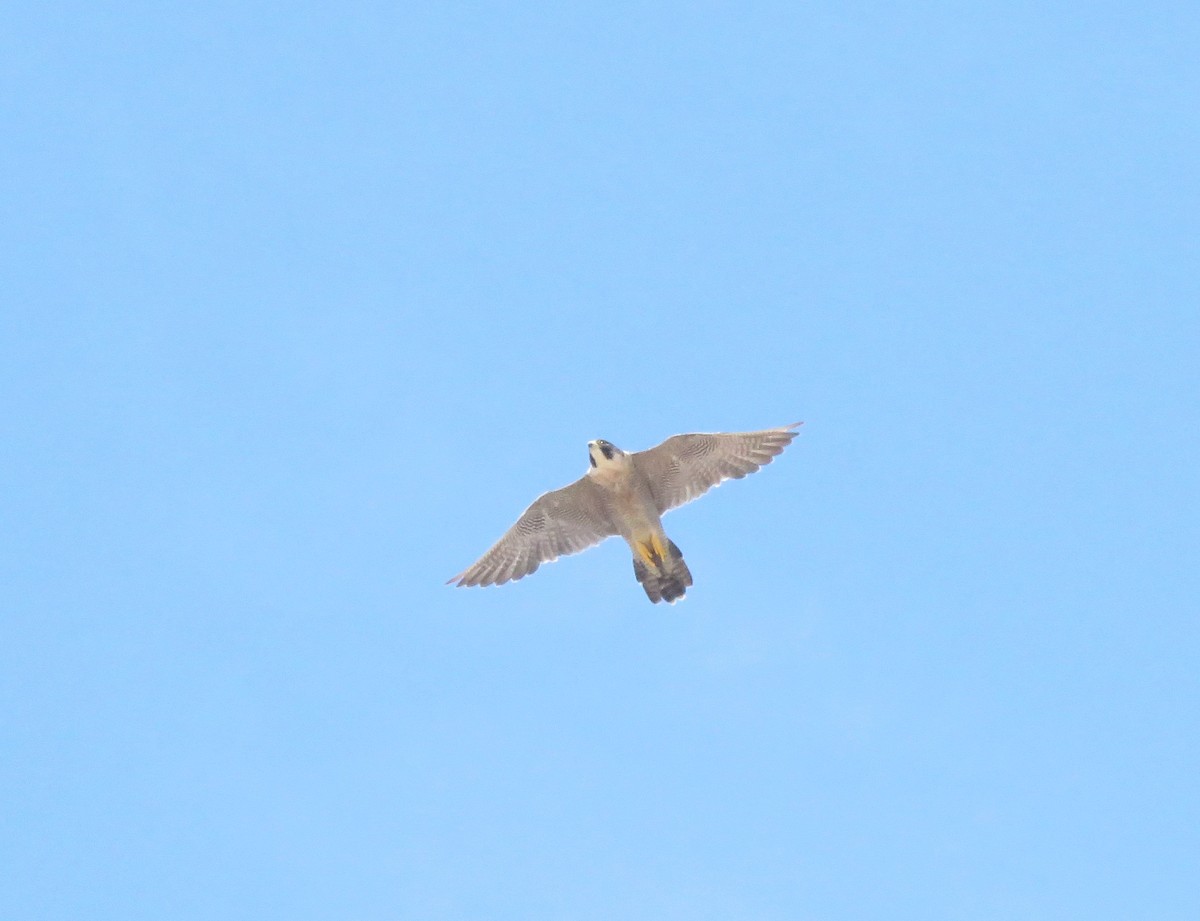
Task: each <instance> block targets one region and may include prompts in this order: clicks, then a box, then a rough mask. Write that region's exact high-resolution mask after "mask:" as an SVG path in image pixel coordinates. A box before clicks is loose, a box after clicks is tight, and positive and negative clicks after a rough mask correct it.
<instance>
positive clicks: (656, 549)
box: [637, 534, 668, 568]
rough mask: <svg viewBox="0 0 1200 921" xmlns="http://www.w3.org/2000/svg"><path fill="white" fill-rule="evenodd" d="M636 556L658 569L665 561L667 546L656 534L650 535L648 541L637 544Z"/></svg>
mask: <svg viewBox="0 0 1200 921" xmlns="http://www.w3.org/2000/svg"><path fill="white" fill-rule="evenodd" d="M637 550H638V555H639V556H641V558H642V559H643V560H645V562H646V564H647V565H649V566H654V567H656V568H657V567H660V566H662V564H663V561H664V560H666V559H667V556H668V554H667V546H666V544H664V543H663V541H662V538H661V537H659V536H658V535H657V534H651V535H650V539H649V540H640V541H638V542H637Z"/></svg>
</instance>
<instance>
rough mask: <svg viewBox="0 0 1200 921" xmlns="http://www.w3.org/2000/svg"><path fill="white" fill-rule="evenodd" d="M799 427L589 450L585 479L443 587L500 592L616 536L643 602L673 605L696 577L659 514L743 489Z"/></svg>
mask: <svg viewBox="0 0 1200 921" xmlns="http://www.w3.org/2000/svg"><path fill="white" fill-rule="evenodd" d="M802 424H803V423H800V422H796V423H794V424H792V425H786V426H784V427H783V428H777V429H765V430H764V431H761V432H724V433H712V434H708V433H698V434H693V435H673V436H672V437H670V438H668V439H667V440H666V441H664V442H663V443H662V444H660V445H659V446H658V447H656V448H651V449H650V450H648V451H638V452H636V453H633V454H627V453H626V452H624V451H622V450H621V449H620V448H618V447H617V446H616V445H614V444H611V443H610V442H607V441H604V440H603V439H597V440H596V441H589V442H588V461H589V462H590V464H591V466H590V468H589V469H588V471H587V473H585V474H584V475H583V476H582V477H580V478H579V479H578V480H576V481H575V482H574V483H572V484H571V485H570V486H564V487H563V488H562V489H555V490H553V491H552V492H548V493H544V494H543V495H541V496H539V497H538V499H537V500H536V501H535V502H534V503H533V505H531V506H529V508H527V509H526V510H525V514H523V515H522V516H521V517H520V518H519V519H517V523H516V524H514V525H513V526H512V527H511V528H509V529H508V532H507V533H506V534H505V535H504V536H503V537H502V538H500V540H498V541H497V542H496V544H495V546H493V547H492V549H491V550H489V551H488V552H487V553H485V554H484V555H483V556H482V557H480V558H479V561H478V562H476V563H475V564H474V565H473V566H471V567H469V568H468V569H466V570H464V571H463V572H461V573H459V574H458V575H457V576H454V577H453V578H451V579H449V580H447V582H446V584H447V585H449V584H451V583H453V584H454V585H456V586H464V585H503V584H504V583H505V582H510V581H512V580H514V579H521V578H523V577H525V576H527V575H529V574H530V573H532V572H534V571H536V570H537V568H538V567H539V566H541V565H542V563H549V562H550V561H552V560H556V559H558V558H559V557H560V556H564V555H566V554H569V553H579V552H580V551H581V550H586V549H587V548H588V547H592V546H594V545H596V544H598V543H600V541H602V540H604V539H605V538H607V537H614V536H616V535H618V534H619V535H620V536H621V537H623V538H624V539H625V542H626V543H627V544H629V548H630V549H631V550H632V551H633V572H634V575H635V576H636V577H637V580H638V582H640V583H641V586H642V588H644V589H645V590H646V595H647V597H649V599H650V600H651V601H652V602H654V603H655V604H657V603H658V602H660V601H666V602H668V603H670V604H674V603H675V602H676V601H678V600H679V599H680V598H682V597H683V596H684V593H686V592H687V589H688V586H689V585H691V584H692V574H691V572H690V571H689V570H688V567H687V563H685V562H684V561H683V554H682V553H681V552H680V550H679V548H678V547H677V546H675V542H674V541H672V540H671V539H670V538H669V537H667V535H666V532H665V531H663V526H662V516H663V514H664V513H665V512H668V511H670V510H671V509H673V508H678V507H679V506H681V505H683V504H684V503H686V502H691V501H692V500H693V499H695V498H698V497H699V496H701V495H703V494H704V493H706V492H708V490H709V489H711V488H712V487H714V486H716V485H718V484H719V483H720V482H721V481H722V480H726V479H731V478H732V479H736V480H740V479H741V478H742V477H744V476H745V475H746V474H748V473H753V472H754V471H756V470H758V468H759V467H762V466H763V465H764V464H769V463H771V461H772V459H773V458H774V457H775V456H776V455H777V454H779V453H780V452H781V451H782V450H783V449H784V448H786V447H787V446H788V445H789V444H791V441H792V439H793V438H795V437H796V431H795V430H796V429H797V428H799V427H800V426H801V425H802Z"/></svg>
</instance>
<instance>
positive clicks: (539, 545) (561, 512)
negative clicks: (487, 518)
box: [446, 476, 617, 585]
mask: <svg viewBox="0 0 1200 921" xmlns="http://www.w3.org/2000/svg"><path fill="white" fill-rule="evenodd" d="M616 533H617V529H616V528H615V527H614V525H613V522H612V517H611V515H610V514H609V512H608V508H607V506H606V504H605V502H604V497H603V494H602V493H601V491H600V488H599V487H598V486H596V484H595V483H593V482H592V481H591V480H590V479H589V478H588V477H586V476H584V477H583V478H581V479H579V480H576V481H575V482H574V483H572V484H571V485H570V486H564V487H563V488H562V489H556V490H554V491H552V492H548V493H545V494H544V495H542V496H539V497H538V499H537V501H535V502H534V503H533V505H531V506H529V508H527V509H526V510H525V514H524V515H522V516H521V517H520V518H518V519H517V523H516V524H514V525H513V526H512V527H511V528H509V529H508V532H507V533H506V534H505V535H504V536H503V537H502V538H500V540H498V541H496V545H495V546H494V547H492V549H491V550H489V551H488V552H487V553H485V554H484V555H483V556H482V557H480V558H479V561H478V562H476V563H475V565H473V566H471V567H469V568H468V569H466V570H464V571H463V572H461V573H459V574H458V575H457V576H454V577H453V578H451V579H449V580H448V581H447V583H446V584H447V585H449V584H450V583H451V582H453V583H454V584H455V585H503V584H504V583H505V582H508V581H510V580H513V579H520V578H522V577H524V576H527V575H529V574H530V573H531V572H533V571H535V570H536V569H537V568H538V567H539V566H541V565H542V563H549V562H550V561H551V560H556V559H558V558H559V557H560V556H563V555H565V554H568V553H579V552H580V551H581V550H586V549H587V548H588V547H591V546H593V545H595V544H598V543H600V541H602V540H604V538H606V537H611V536H612V535H614V534H616Z"/></svg>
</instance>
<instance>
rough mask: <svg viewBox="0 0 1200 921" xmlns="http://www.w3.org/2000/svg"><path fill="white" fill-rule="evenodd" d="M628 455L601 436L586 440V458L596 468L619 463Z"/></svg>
mask: <svg viewBox="0 0 1200 921" xmlns="http://www.w3.org/2000/svg"><path fill="white" fill-rule="evenodd" d="M628 456H629V455H628V454H626V453H625V452H624V451H622V450H621V449H620V448H618V447H617V446H616V445H615V444H613V443H612V442H611V441H605V440H604V439H603V438H597V439H596V440H595V441H589V442H588V460H589V461H591V464H592V466H593V467H595V468H596V469H597V470H600V469H603V468H605V467H612V466H615V465H617V464H621V463H623V462H624V460H625V458H626V457H628Z"/></svg>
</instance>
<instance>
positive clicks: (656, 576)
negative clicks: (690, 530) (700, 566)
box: [633, 540, 692, 604]
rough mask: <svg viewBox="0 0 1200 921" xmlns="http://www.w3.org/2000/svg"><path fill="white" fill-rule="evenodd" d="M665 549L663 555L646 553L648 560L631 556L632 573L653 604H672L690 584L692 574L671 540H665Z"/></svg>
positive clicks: (682, 594)
mask: <svg viewBox="0 0 1200 921" xmlns="http://www.w3.org/2000/svg"><path fill="white" fill-rule="evenodd" d="M666 550H667V552H666V554H665V555H663V556H660V555H658V554H657V553H654V554H648V556H650V559H649V560H643V559H640V558H639V557H638V556H634V558H633V574H634V575H635V576H637V580H638V581H639V582H640V583H642V588H644V589H645V590H646V596H647V597H648V598H649V599H650V600H651V601H653V602H654V603H655V604H658V603H659V602H660V601H665V602H667V603H668V604H674V603H675V602H676V601H678V600H679V599H680V598H682V597H683V596H684V593H685V592H687V588H688V586H689V585H691V584H692V574H691V572H690V571H689V570H688V568H687V563H685V562H684V561H683V554H682V553H681V552H680V550H679V548H678V547H676V546H675V542H674V541H673V540H667V547H666Z"/></svg>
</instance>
